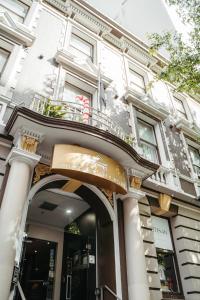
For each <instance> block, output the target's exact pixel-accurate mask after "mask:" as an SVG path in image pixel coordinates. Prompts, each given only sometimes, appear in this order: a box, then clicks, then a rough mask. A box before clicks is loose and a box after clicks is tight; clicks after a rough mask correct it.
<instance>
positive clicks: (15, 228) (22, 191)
mask: <svg viewBox="0 0 200 300" xmlns="http://www.w3.org/2000/svg"><path fill="white" fill-rule="evenodd" d="M39 160H40V156H38V155H36V154H32V153H28V152H26V151H23V150H20V149H17V148H13V149H12V150H11V153H10V154H9V156H8V159H7V162H9V164H10V165H11V168H10V172H9V176H8V181H7V185H6V189H5V192H4V197H3V201H2V206H1V210H0V244H1V246H0V298H1V300H8V297H9V293H10V285H11V280H12V274H13V268H14V264H15V256H16V248H17V243H18V234H19V226H20V222H21V217H22V212H23V207H24V204H25V201H26V200H27V195H28V192H29V188H30V183H31V179H32V174H33V168H34V166H35V165H36V164H37V163H38V161H39Z"/></svg>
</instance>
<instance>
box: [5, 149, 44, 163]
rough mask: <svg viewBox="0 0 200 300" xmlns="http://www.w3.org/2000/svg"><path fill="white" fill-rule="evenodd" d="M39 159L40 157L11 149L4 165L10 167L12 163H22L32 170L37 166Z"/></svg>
mask: <svg viewBox="0 0 200 300" xmlns="http://www.w3.org/2000/svg"><path fill="white" fill-rule="evenodd" d="M40 159H41V156H40V155H37V154H35V153H30V152H27V151H24V150H22V149H18V148H16V147H13V148H12V150H11V151H10V153H9V155H8V157H7V160H6V163H9V164H10V165H12V163H13V161H23V162H25V163H27V164H28V165H29V166H30V167H32V168H34V167H35V166H36V165H37V164H38V162H39V161H40Z"/></svg>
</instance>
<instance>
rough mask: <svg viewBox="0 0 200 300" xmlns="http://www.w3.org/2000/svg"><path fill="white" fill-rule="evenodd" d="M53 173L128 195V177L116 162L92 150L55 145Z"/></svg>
mask: <svg viewBox="0 0 200 300" xmlns="http://www.w3.org/2000/svg"><path fill="white" fill-rule="evenodd" d="M51 171H52V172H55V173H59V174H62V175H65V176H68V177H70V178H73V179H77V180H80V181H82V182H86V183H90V184H93V185H96V186H99V187H102V188H105V189H108V190H110V191H112V192H117V193H120V194H126V175H125V172H124V169H123V168H122V167H121V165H119V164H118V163H117V162H116V161H114V160H113V159H111V158H110V157H108V156H106V155H103V154H101V153H98V152H95V151H93V150H90V149H86V148H82V147H79V146H72V145H55V147H54V153H53V161H52V166H51Z"/></svg>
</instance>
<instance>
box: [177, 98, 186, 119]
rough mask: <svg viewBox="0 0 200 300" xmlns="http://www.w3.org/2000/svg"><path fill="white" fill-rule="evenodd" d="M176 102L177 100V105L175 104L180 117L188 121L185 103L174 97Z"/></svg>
mask: <svg viewBox="0 0 200 300" xmlns="http://www.w3.org/2000/svg"><path fill="white" fill-rule="evenodd" d="M174 100H175V103H174V104H175V108H176V110H177V113H178V115H179V116H180V117H181V118H184V119H187V115H186V111H185V107H184V105H183V102H182V101H181V100H180V99H178V98H176V97H174Z"/></svg>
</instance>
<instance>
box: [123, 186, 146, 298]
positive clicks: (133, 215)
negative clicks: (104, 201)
mask: <svg viewBox="0 0 200 300" xmlns="http://www.w3.org/2000/svg"><path fill="white" fill-rule="evenodd" d="M144 196H145V194H144V193H143V192H142V191H140V190H136V189H131V192H130V193H129V194H127V195H125V196H124V197H123V198H122V200H123V202H124V204H123V207H124V232H125V248H126V265H127V279H128V294H129V300H150V292H149V286H148V281H147V272H146V263H145V255H144V246H143V239H142V234H141V226H140V216H139V206H138V200H139V199H141V198H142V197H144Z"/></svg>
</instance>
